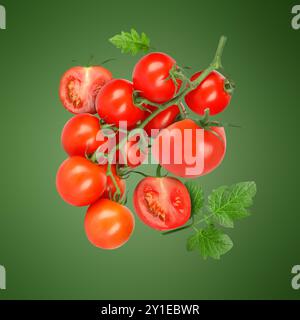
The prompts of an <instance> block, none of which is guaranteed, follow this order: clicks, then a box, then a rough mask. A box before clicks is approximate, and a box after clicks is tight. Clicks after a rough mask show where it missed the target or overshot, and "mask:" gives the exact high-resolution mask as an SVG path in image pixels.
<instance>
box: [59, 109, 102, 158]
mask: <svg viewBox="0 0 300 320" xmlns="http://www.w3.org/2000/svg"><path fill="white" fill-rule="evenodd" d="M100 130H101V126H100V121H99V119H98V118H97V117H95V116H93V115H91V114H88V113H84V114H78V115H76V116H74V117H73V118H71V119H70V120H69V121H68V122H67V123H66V124H65V126H64V128H63V131H62V135H61V141H62V145H63V148H64V150H65V151H66V153H67V154H68V155H69V156H82V157H84V156H85V155H86V154H88V155H90V154H92V153H94V152H95V151H96V150H97V149H98V147H99V146H100V145H102V144H103V143H104V142H105V141H106V139H104V137H103V140H100V138H99V136H100V134H101V131H100ZM99 140H100V141H99Z"/></svg>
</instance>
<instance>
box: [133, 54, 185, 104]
mask: <svg viewBox="0 0 300 320" xmlns="http://www.w3.org/2000/svg"><path fill="white" fill-rule="evenodd" d="M175 65H176V61H175V60H174V59H173V58H171V57H170V56H169V55H167V54H165V53H162V52H152V53H149V54H147V55H145V56H144V57H142V58H141V59H140V60H139V61H138V63H137V64H136V65H135V67H134V70H133V75H132V77H133V86H134V89H135V90H137V91H139V93H140V95H141V96H142V97H144V98H146V99H148V100H150V101H152V102H156V103H164V102H167V101H169V100H170V99H172V98H173V97H174V95H175V93H176V92H177V90H178V89H179V87H180V85H181V81H180V80H177V86H176V85H175V84H174V82H173V80H172V79H167V78H168V77H169V76H170V71H171V70H172V69H174V67H175Z"/></svg>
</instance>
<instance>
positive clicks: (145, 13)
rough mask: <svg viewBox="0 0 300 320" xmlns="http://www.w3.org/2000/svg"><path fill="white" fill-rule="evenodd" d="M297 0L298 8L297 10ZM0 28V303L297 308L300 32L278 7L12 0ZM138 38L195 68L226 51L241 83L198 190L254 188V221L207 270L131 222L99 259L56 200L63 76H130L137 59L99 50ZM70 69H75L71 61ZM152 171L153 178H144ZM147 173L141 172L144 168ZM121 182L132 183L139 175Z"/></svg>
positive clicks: (283, 6) (174, 243)
mask: <svg viewBox="0 0 300 320" xmlns="http://www.w3.org/2000/svg"><path fill="white" fill-rule="evenodd" d="M298 2H300V1H298ZM0 3H1V4H4V5H5V6H6V10H7V30H5V31H3V30H0V108H1V126H0V137H1V150H2V152H1V160H0V161H1V185H0V194H1V203H0V204H1V206H0V264H3V265H4V266H5V267H6V269H7V290H6V291H0V299H11V298H14V299H21V298H22V299H24V298H25V299H38V298H41V299H48V298H50V299H55V298H57V299H68V298H75V299H213V298H214V299H229V298H230V299H231V298H234V299H256V298H257V299H263V298H265V299H277V298H292V299H299V298H300V291H295V290H293V289H292V288H291V284H290V282H291V278H292V275H291V268H292V266H293V265H295V264H300V255H299V252H300V236H299V227H300V211H299V205H298V203H299V195H298V194H299V185H298V184H299V168H298V166H299V133H298V130H299V129H298V124H299V122H298V118H299V115H300V111H299V110H300V106H299V101H300V87H299V76H300V59H299V51H300V30H299V31H295V30H292V28H291V25H290V20H291V13H290V12H291V8H292V5H293V4H296V2H293V1H287V0H281V1H264V2H262V1H232V0H227V1H220V0H219V1H209V0H193V1H189V0H187V1H181V0H180V1H179V0H173V1H162V0H159V1H157V0H152V1H147V2H146V1H141V0H139V1H137V0H136V1H132V0H126V1H100V0H98V1H97V0H85V1H74V0H65V1H58V0H56V1H53V0H52V1H33V0H26V1H16V0H14V1H12V0H1V1H0ZM131 27H135V28H136V29H137V30H139V31H145V32H146V33H147V34H148V35H149V36H150V38H151V40H152V44H153V46H155V47H156V48H157V49H159V50H161V51H164V52H167V53H169V54H170V55H172V56H174V57H175V58H176V60H177V61H178V63H179V64H181V65H189V66H191V67H193V69H194V70H198V69H199V68H200V69H201V68H203V67H205V66H207V64H208V63H209V62H210V60H211V58H212V56H213V53H214V50H215V47H216V45H217V42H218V39H219V36H220V35H221V34H225V35H227V36H228V38H229V41H228V44H227V46H226V51H225V53H224V65H225V68H226V70H227V72H228V73H229V74H230V75H231V76H232V78H234V80H235V81H236V83H237V90H236V93H235V95H234V98H233V100H232V103H231V106H230V107H229V108H228V109H227V110H226V112H224V114H222V119H223V120H224V121H225V122H232V123H238V124H240V125H242V129H228V130H227V135H228V150H227V156H226V159H225V160H224V162H223V164H222V165H221V167H219V168H218V170H216V171H215V172H213V173H212V174H210V175H208V176H205V177H203V178H201V179H199V183H200V184H201V185H202V186H203V188H204V189H205V190H206V192H207V193H208V192H210V191H211V190H212V189H213V188H215V187H217V186H219V185H222V184H231V183H235V182H239V181H245V180H255V181H256V182H257V186H258V194H257V197H256V200H255V206H254V207H253V213H254V214H253V216H252V217H250V218H248V219H247V220H244V221H241V222H240V223H237V225H236V228H235V229H233V230H229V232H228V233H229V235H230V236H231V237H232V239H233V240H234V243H235V246H234V248H233V250H232V251H231V252H230V253H229V254H227V255H226V256H224V257H223V258H222V259H221V260H220V261H214V260H207V261H204V260H202V259H201V258H200V256H198V254H197V253H196V252H195V253H188V252H186V250H185V240H186V238H187V236H188V234H189V232H188V231H186V232H182V233H181V234H180V233H178V234H176V235H175V234H174V235H172V236H169V237H162V236H161V235H160V234H158V233H156V232H155V231H153V230H151V229H149V228H147V227H146V226H144V225H142V223H141V222H140V221H138V220H137V221H136V230H135V233H134V235H133V237H132V239H131V240H130V241H129V242H128V244H127V245H126V246H124V247H122V248H121V249H119V250H117V251H109V252H107V251H101V250H98V249H96V248H94V247H92V246H91V245H89V243H88V241H87V240H86V237H85V234H84V231H83V219H84V213H85V209H84V208H74V207H71V206H68V205H67V204H65V203H64V202H63V201H62V200H61V199H60V198H59V196H58V195H57V193H56V190H55V174H56V170H57V167H58V166H59V164H60V163H61V162H62V161H63V160H64V159H65V158H66V155H65V154H64V152H63V151H62V149H61V146H60V132H61V129H62V127H63V125H64V123H65V122H66V121H67V120H68V119H69V118H70V116H71V115H70V114H69V113H68V112H67V111H65V110H64V109H63V107H62V106H61V104H60V102H59V99H58V85H59V79H60V76H61V74H62V73H63V72H64V71H65V70H66V69H68V68H69V67H71V66H73V65H74V64H85V63H86V62H87V61H88V60H89V57H90V55H92V54H94V55H95V56H96V60H97V61H98V62H101V61H103V60H106V59H108V58H111V57H115V58H117V60H116V61H114V62H111V63H110V64H108V65H107V67H109V68H110V69H111V70H112V72H113V74H114V76H115V77H124V78H128V79H130V77H131V71H132V68H133V66H134V64H135V62H136V61H137V59H138V57H134V58H133V57H130V56H126V55H121V54H120V53H119V51H118V50H117V49H115V48H114V47H113V46H112V45H110V44H109V43H108V41H107V39H108V38H109V37H111V36H112V35H114V34H116V33H118V32H119V31H121V30H128V29H130V28H131ZM74 60H76V61H75V62H74ZM151 169H152V168H151ZM149 170H150V169H149ZM135 178H136V177H134V178H131V179H132V180H130V182H129V185H130V187H129V188H130V193H129V199H130V200H129V205H130V207H131V208H132V204H131V195H132V187H133V186H134V185H135V184H136V183H137V181H138V180H137V179H135Z"/></svg>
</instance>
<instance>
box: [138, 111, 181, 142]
mask: <svg viewBox="0 0 300 320" xmlns="http://www.w3.org/2000/svg"><path fill="white" fill-rule="evenodd" d="M145 107H146V108H147V109H148V110H151V111H152V112H154V111H156V110H157V107H154V106H150V105H147V106H145ZM179 113H180V110H179V107H178V106H177V105H173V106H170V107H167V108H166V110H164V111H161V112H160V113H159V114H158V115H157V116H156V117H154V118H153V119H152V120H151V121H150V122H149V123H148V124H147V125H146V126H145V128H144V130H145V131H146V132H147V134H148V135H149V136H151V130H154V129H156V130H161V129H164V128H166V127H168V126H169V125H171V124H172V123H173V122H174V121H175V119H176V117H177V116H178V115H179ZM149 115H150V113H147V116H149Z"/></svg>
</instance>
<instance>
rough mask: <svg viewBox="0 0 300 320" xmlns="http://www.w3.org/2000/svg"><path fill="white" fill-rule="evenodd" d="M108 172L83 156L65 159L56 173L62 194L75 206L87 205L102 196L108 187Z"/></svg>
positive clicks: (59, 190)
mask: <svg viewBox="0 0 300 320" xmlns="http://www.w3.org/2000/svg"><path fill="white" fill-rule="evenodd" d="M106 181H107V178H106V172H105V170H104V167H103V166H99V165H96V164H94V163H92V162H90V161H89V160H87V159H85V158H83V157H78V156H76V157H71V158H68V159H67V160H65V161H64V162H63V163H62V164H61V166H60V167H59V169H58V172H57V175H56V188H57V191H58V193H59V194H60V196H61V197H62V198H63V200H65V201H66V202H67V203H69V204H71V205H73V206H78V207H82V206H86V205H89V204H91V203H93V202H95V201H96V200H97V199H98V198H100V197H101V196H102V194H103V192H104V191H105V188H106Z"/></svg>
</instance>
